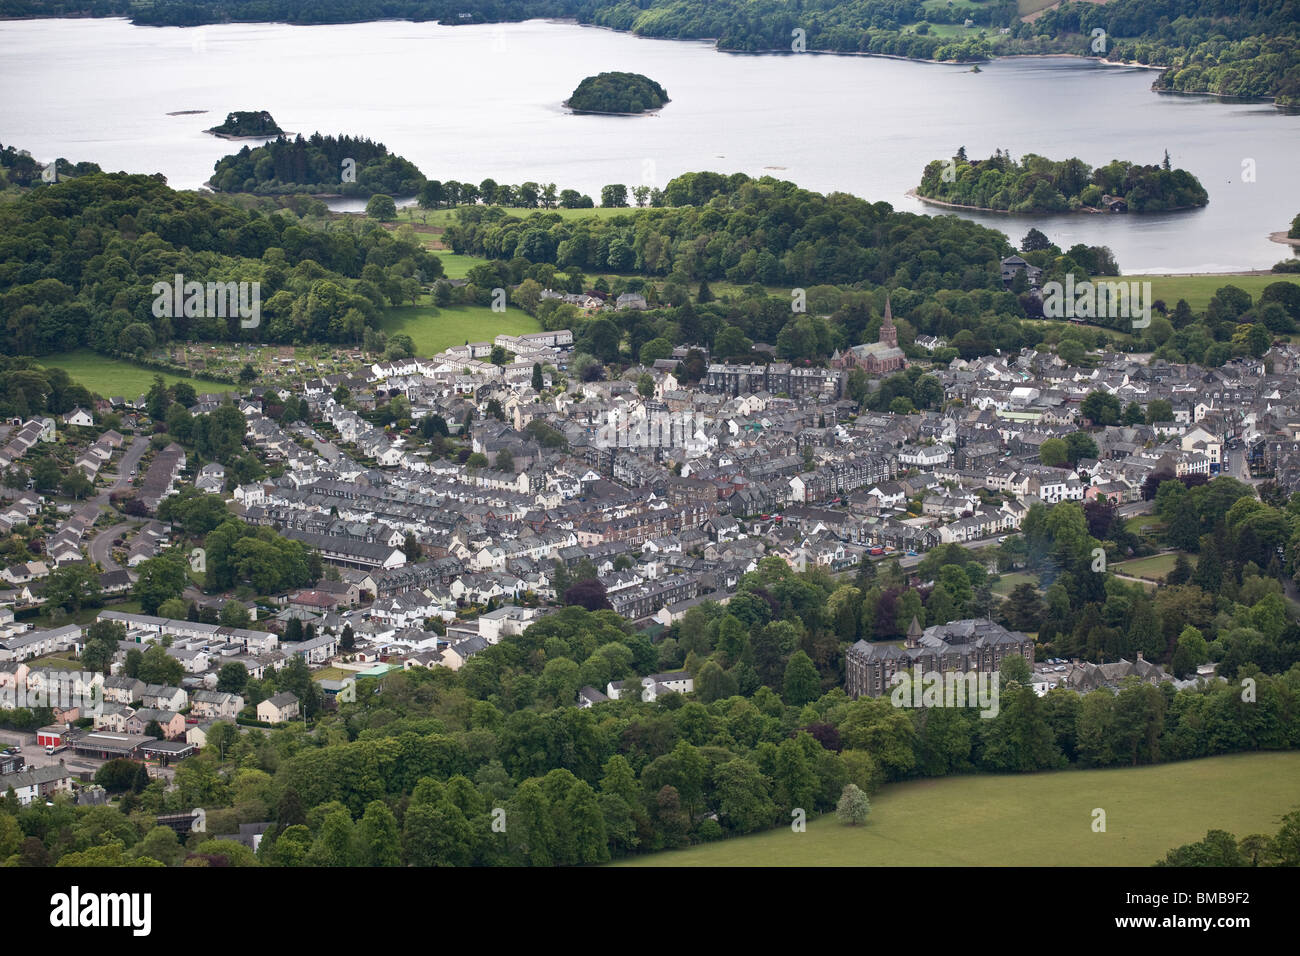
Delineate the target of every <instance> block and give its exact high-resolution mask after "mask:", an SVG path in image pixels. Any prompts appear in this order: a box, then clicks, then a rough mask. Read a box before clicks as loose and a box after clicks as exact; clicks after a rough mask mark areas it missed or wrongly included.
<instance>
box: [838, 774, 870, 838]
mask: <svg viewBox="0 0 1300 956" xmlns="http://www.w3.org/2000/svg"><path fill="white" fill-rule="evenodd" d="M869 813H871V801H870V800H869V799H867V795H866V794H865V793H863V792H862V789H861V788H860V787H859V786H858V785H857V784H856V783H846V784H845V785H844V791H843V792H842V793H841V794H840V799H839V802H838V803H836V804H835V817H836V819H838V820H839V821H840V823H843V824H846V825H848V826H854V827H856V826H861V825H862V824H864V823H866V822H867V815H868V814H869Z"/></svg>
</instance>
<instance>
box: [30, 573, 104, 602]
mask: <svg viewBox="0 0 1300 956" xmlns="http://www.w3.org/2000/svg"><path fill="white" fill-rule="evenodd" d="M42 593H43V594H44V596H45V600H46V603H47V605H48V606H49V607H51V608H56V607H59V608H63V609H64V610H65V611H67V612H68V613H70V614H75V613H76V612H77V611H80V610H81V609H82V608H88V607H98V606H99V605H100V604H101V603H102V599H101V594H102V590H101V588H100V586H99V575H98V574H96V573H95V571H94V570H93V569H92V568H91V567H90V566H89V565H87V564H65V565H64V566H63V567H61V568H55V569H54V570H53V571H51V572H50V574H49V576H48V577H47V578H46V579H45V587H44V588H43V590H42Z"/></svg>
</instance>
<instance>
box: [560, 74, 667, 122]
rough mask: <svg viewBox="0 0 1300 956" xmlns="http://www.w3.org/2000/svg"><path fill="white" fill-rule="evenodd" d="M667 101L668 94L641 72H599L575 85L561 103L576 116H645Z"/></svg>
mask: <svg viewBox="0 0 1300 956" xmlns="http://www.w3.org/2000/svg"><path fill="white" fill-rule="evenodd" d="M667 102H668V91H667V90H665V89H664V88H663V87H662V86H660V85H659V84H658V83H656V82H655V81H654V80H652V79H650V77H648V76H643V75H642V74H640V73H621V72H613V73H601V74H598V75H597V76H589V77H587V78H586V79H584V80H583V81H582V82H581V83H579V84H578V88H577V89H575V90H574V91H573V95H572V96H570V97H569V98H568V99H567V100H565V101H564V105H565V106H567V107H569V109H571V110H574V111H575V112H579V113H646V112H649V111H650V110H657V109H658V108H659V107H661V106H663V105H664V104H665V103H667Z"/></svg>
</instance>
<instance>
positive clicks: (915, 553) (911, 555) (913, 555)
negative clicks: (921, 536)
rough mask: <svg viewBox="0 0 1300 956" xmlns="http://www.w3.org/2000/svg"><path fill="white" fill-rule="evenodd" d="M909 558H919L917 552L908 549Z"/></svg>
mask: <svg viewBox="0 0 1300 956" xmlns="http://www.w3.org/2000/svg"><path fill="white" fill-rule="evenodd" d="M907 556H908V557H909V558H915V557H916V556H917V552H915V551H913V550H911V549H910V548H909V549H908V552H907Z"/></svg>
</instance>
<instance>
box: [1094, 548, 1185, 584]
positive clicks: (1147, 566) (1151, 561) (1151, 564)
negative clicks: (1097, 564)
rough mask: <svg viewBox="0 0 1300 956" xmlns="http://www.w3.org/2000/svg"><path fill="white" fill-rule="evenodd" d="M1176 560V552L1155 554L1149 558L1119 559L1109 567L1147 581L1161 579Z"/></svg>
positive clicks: (1171, 568)
mask: <svg viewBox="0 0 1300 956" xmlns="http://www.w3.org/2000/svg"><path fill="white" fill-rule="evenodd" d="M1177 560H1178V553H1177V552H1170V553H1169V554H1155V555H1152V556H1151V557H1149V558H1135V559H1134V560H1132V561H1121V562H1119V563H1118V564H1112V565H1111V567H1110V569H1111V570H1112V571H1118V572H1119V573H1120V574H1127V575H1128V576H1129V577H1134V578H1145V579H1146V580H1148V581H1163V580H1164V579H1165V576H1166V575H1167V574H1169V572H1170V571H1172V570H1173V569H1174V563H1175V562H1176V561H1177Z"/></svg>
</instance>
